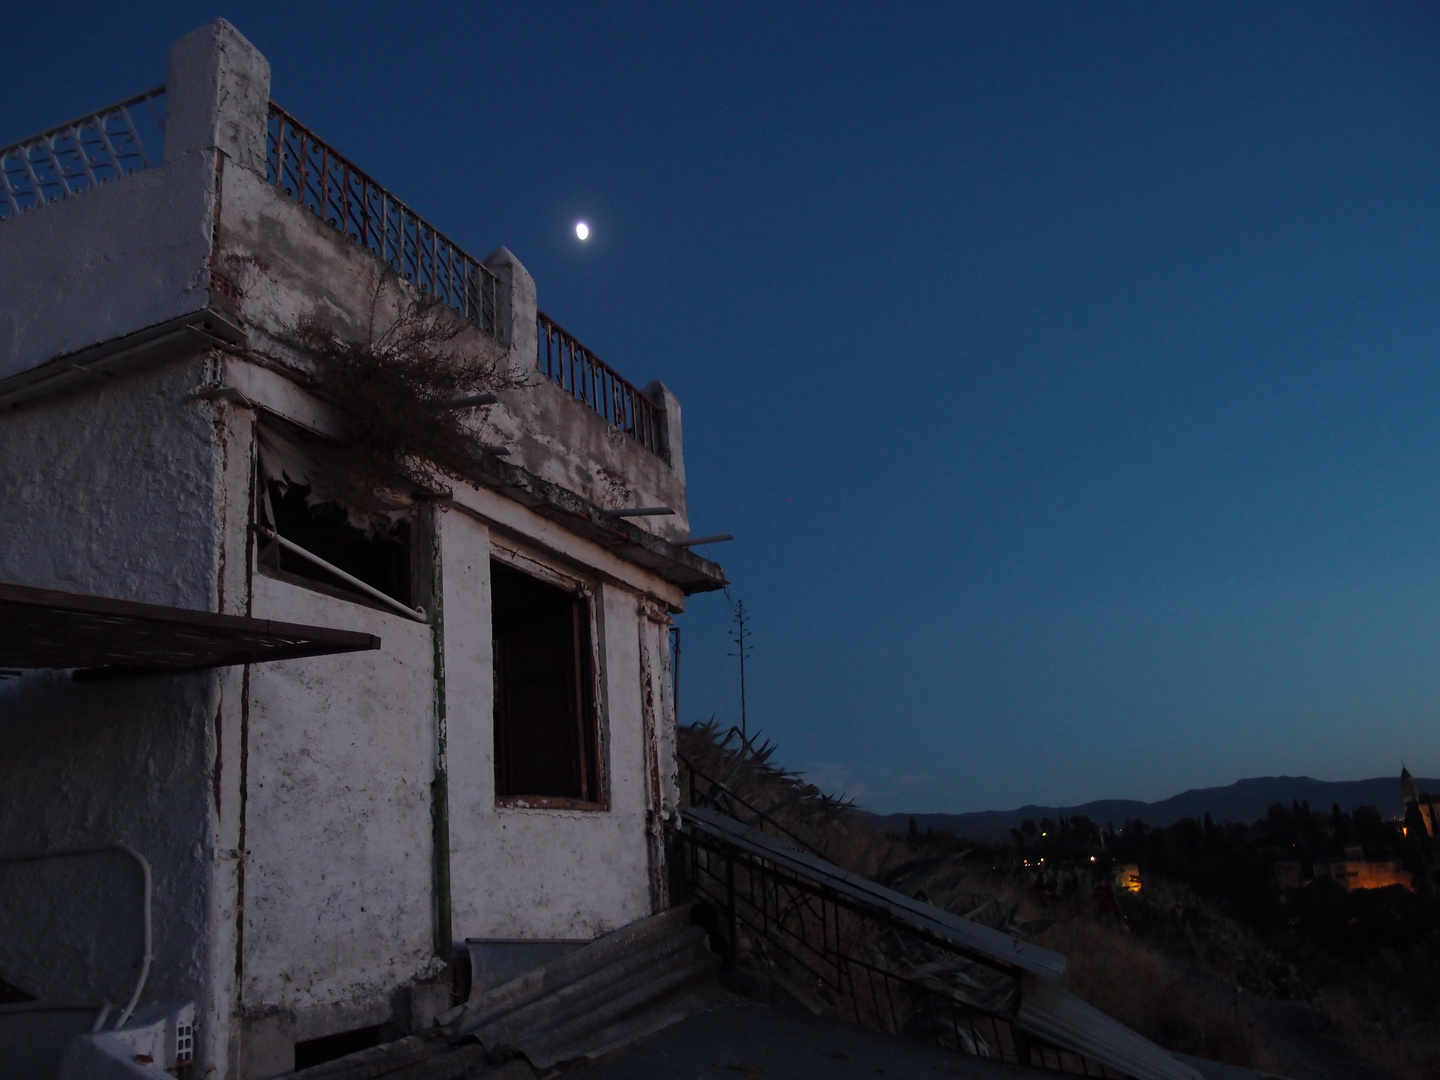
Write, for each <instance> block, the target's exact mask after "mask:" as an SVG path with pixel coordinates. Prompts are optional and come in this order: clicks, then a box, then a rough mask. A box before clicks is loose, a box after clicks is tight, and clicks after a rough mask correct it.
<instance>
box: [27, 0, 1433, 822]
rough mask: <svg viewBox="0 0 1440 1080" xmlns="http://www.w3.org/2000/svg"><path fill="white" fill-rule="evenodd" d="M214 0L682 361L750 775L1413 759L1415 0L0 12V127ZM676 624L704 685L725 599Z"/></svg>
mask: <svg viewBox="0 0 1440 1080" xmlns="http://www.w3.org/2000/svg"><path fill="white" fill-rule="evenodd" d="M215 15H224V16H225V17H227V18H229V19H230V20H231V21H232V22H233V23H235V24H236V26H238V27H239V28H240V30H241V31H242V32H243V33H244V34H245V35H246V36H247V37H249V38H250V39H251V40H252V41H253V42H254V43H255V44H256V45H257V46H258V47H259V48H260V49H261V50H262V51H263V52H264V53H265V54H266V55H267V56H268V57H269V59H270V61H271V63H272V65H273V66H274V70H275V75H274V96H275V98H276V100H277V101H279V102H280V103H281V104H283V105H284V106H285V107H286V108H287V109H289V110H290V111H291V112H293V113H294V114H295V115H296V116H297V117H299V119H300V120H301V121H302V122H304V123H306V124H308V125H310V126H311V127H312V128H313V129H314V130H315V131H316V132H317V133H318V134H319V135H320V136H321V137H322V138H324V139H326V140H327V141H329V142H330V143H331V144H332V145H333V146H335V147H336V148H337V149H338V150H340V152H342V153H344V154H346V155H347V156H349V157H350V158H351V159H352V160H354V161H355V162H356V163H357V164H359V165H360V167H361V168H364V169H366V170H368V171H369V172H371V173H372V174H373V175H374V176H375V177H376V178H377V179H378V180H379V181H380V182H381V183H383V184H385V185H386V186H388V187H389V188H390V189H391V190H392V191H393V192H394V193H395V194H396V195H398V196H399V197H400V198H401V199H403V200H405V201H406V202H408V203H410V204H411V205H412V206H413V207H415V208H416V209H417V210H418V211H419V212H420V213H421V214H423V215H425V216H426V217H428V218H429V219H430V220H431V221H433V222H434V223H435V224H436V225H437V226H438V227H439V228H440V229H441V230H443V231H445V232H447V233H448V234H450V235H451V236H452V237H453V238H454V239H455V240H457V241H458V242H459V243H460V244H461V246H463V247H465V248H466V249H468V250H469V251H471V252H472V253H474V254H476V255H479V256H482V257H483V256H484V255H485V254H486V253H488V252H489V251H490V250H491V249H492V248H493V247H495V246H496V245H498V244H502V243H503V244H505V245H507V246H508V247H510V248H511V249H512V250H513V251H514V252H515V253H516V254H517V255H518V256H519V257H520V259H521V260H522V261H523V262H525V264H526V265H527V266H528V267H529V268H530V270H531V272H532V273H533V274H534V275H535V278H536V280H537V282H538V286H539V293H540V303H541V306H542V307H543V308H545V310H546V311H548V312H549V313H550V314H551V315H552V316H554V317H555V318H556V319H557V320H558V321H560V322H561V323H562V324H563V325H564V326H566V328H567V329H570V330H572V331H573V332H574V333H576V334H577V336H579V337H580V338H581V340H583V341H584V342H585V343H586V344H587V345H589V346H590V347H591V348H593V349H594V350H595V351H596V352H598V353H599V354H600V355H601V356H602V357H604V358H605V359H606V360H607V361H609V362H610V363H611V364H612V365H613V366H614V367H616V368H617V369H619V370H620V371H621V372H622V373H623V374H625V375H626V376H627V377H629V378H630V379H631V381H633V382H636V383H638V384H641V385H643V384H644V383H645V382H646V381H648V380H649V379H651V378H653V377H656V376H659V377H661V378H663V379H664V380H665V381H666V382H667V383H668V384H669V385H670V386H671V388H672V389H674V390H675V392H676V393H677V394H678V395H679V397H680V400H681V402H682V403H683V406H684V428H685V450H686V466H687V470H688V474H689V483H690V499H691V511H692V524H693V527H694V531H695V532H696V533H708V532H718V531H729V532H734V533H735V534H736V535H737V536H738V537H739V540H737V542H735V543H733V544H727V545H724V546H721V547H716V548H711V549H709V551H710V553H711V554H712V555H714V556H715V557H717V558H719V559H721V561H722V562H723V563H724V565H725V567H726V569H727V571H728V572H729V575H730V577H731V579H732V580H733V581H734V583H735V584H734V586H733V588H732V596H733V597H735V598H739V599H743V600H744V601H745V603H746V606H747V607H748V608H749V609H750V612H751V616H752V629H753V631H754V639H753V643H754V646H755V653H754V656H753V660H752V662H751V666H750V668H749V676H750V678H749V690H750V694H749V702H750V717H751V722H752V726H758V727H760V728H762V729H763V730H764V731H765V732H766V733H767V734H768V735H770V736H772V737H773V738H775V739H776V740H777V741H778V742H779V743H780V747H781V750H780V758H781V760H783V761H784V762H785V763H787V764H789V765H791V766H792V767H796V768H801V769H805V770H808V771H809V772H810V774H811V776H812V778H814V779H816V780H817V781H819V782H821V783H822V784H824V785H826V786H829V787H833V788H836V789H843V790H846V791H848V792H849V793H851V794H853V795H855V796H858V797H859V799H860V800H861V801H862V802H863V803H864V804H865V805H867V806H869V807H871V808H873V809H876V810H882V811H890V810H912V811H927V810H949V811H961V810H978V809H986V808H1003V807H1008V806H1013V805H1017V804H1020V803H1024V802H1030V801H1034V802H1040V803H1046V804H1064V803H1073V802H1079V801H1083V800H1086V799H1091V798H1101V797H1117V798H1118V797H1127V798H1143V799H1155V798H1163V797H1165V796H1168V795H1171V794H1174V793H1176V792H1178V791H1181V790H1183V789H1185V788H1189V787H1197V786H1205V785H1211V784H1225V783H1230V782H1231V781H1233V780H1236V779H1238V778H1240V777H1243V776H1256V775H1263V774H1274V773H1291V774H1295V773H1306V774H1309V775H1311V776H1316V777H1320V778H1324V779H1337V780H1338V779H1352V778H1358V777H1363V776H1374V775H1388V774H1393V773H1397V772H1398V770H1399V767H1400V761H1401V759H1402V758H1403V759H1404V760H1405V761H1406V763H1407V764H1408V765H1409V767H1410V769H1411V770H1412V771H1413V772H1415V773H1416V774H1417V775H1430V776H1434V775H1440V6H1437V5H1435V4H1433V3H1396V4H1384V3H1365V4H1348V5H1329V4H1322V3H1315V2H1305V3H1297V4H1289V5H1287V4H1282V3H1268V4H1263V5H1262V4H1244V5H1240V4H1233V5H1227V4H1205V5H1201V4H1198V3H1183V4H1182V3H1155V4H1140V3H1126V4H1120V3H1114V4H1104V3H1089V4H1074V3H1059V4H1021V3H1013V4H998V3H995V4H990V3H987V4H964V3H936V4H929V5H922V4H918V3H914V4H898V5H897V4H879V3H875V4H869V5H858V4H856V5H848V4H840V3H827V4H819V3H812V4H804V5H802V4H789V5H785V4H773V3H769V4H758V3H757V4H742V3H733V2H732V3H723V4H722V3H705V2H699V3H685V4H674V3H656V4H650V5H644V6H642V5H640V4H620V3H616V4H610V5H600V4H598V3H597V4H590V3H586V4H578V3H577V4H550V3H530V4H505V5H497V4H478V3H456V4H453V5H446V4H426V3H410V4H405V5H394V6H393V7H390V8H389V9H386V8H383V7H382V6H380V5H370V6H366V5H357V4H353V3H351V4H335V3H306V4H296V3H283V4H281V3H274V4H263V3H247V2H235V3H231V4H230V5H228V7H217V6H215V5H213V4H209V3H207V4H196V3H189V2H161V0H155V2H148V3H145V4H143V5H142V4H128V5H127V4H118V3H110V4H99V3H93V4H86V5H48V6H47V5H17V6H16V7H15V8H13V9H12V10H11V11H10V13H9V14H8V15H7V16H6V33H5V35H4V36H3V38H0V101H3V102H4V107H3V109H0V144H5V143H9V142H11V141H14V140H15V139H19V138H21V137H23V136H25V135H28V134H30V133H32V132H34V131H37V130H40V129H42V128H44V127H47V126H50V125H52V124H55V123H58V122H60V121H63V120H66V119H69V118H70V117H71V116H74V115H76V114H79V113H82V112H86V111H89V110H91V109H94V108H96V107H98V106H100V105H103V104H106V103H108V102H110V101H112V100H115V99H117V98H120V97H122V96H125V95H128V94H130V93H133V92H136V91H139V90H142V89H145V88H148V87H150V86H152V85H155V84H157V83H160V82H162V81H163V80H164V61H165V53H166V49H167V48H168V46H169V43H170V42H171V41H172V40H174V39H175V38H177V37H179V36H181V35H182V34H183V33H185V32H186V31H188V30H190V29H192V28H193V27H195V26H197V25H199V24H201V23H203V22H205V21H207V20H208V19H210V18H212V17H214V16H215ZM582 217H583V218H584V219H585V220H587V221H588V222H589V223H590V225H591V227H592V229H593V230H594V232H593V235H592V237H591V239H590V240H589V242H588V243H587V244H585V245H583V246H582V245H580V244H579V243H578V242H577V241H576V239H575V237H574V233H573V226H574V222H575V221H576V220H577V219H578V218H582ZM3 287H4V286H3V282H0V288H3ZM682 625H683V626H684V635H685V636H684V660H683V664H684V667H683V674H682V680H683V681H682V708H683V710H684V713H685V718H686V719H691V720H693V719H702V718H704V717H707V716H709V715H711V714H712V713H713V714H714V715H716V716H717V717H718V718H720V719H721V720H723V721H726V722H731V721H736V720H738V717H739V700H738V687H737V679H736V672H735V661H734V660H733V659H732V658H731V657H730V656H728V655H727V654H728V652H729V651H730V649H731V646H730V644H729V642H728V640H727V638H726V632H727V630H728V628H729V623H728V609H727V601H726V598H725V597H723V596H719V595H715V596H705V597H696V598H694V599H693V600H692V602H691V607H690V611H689V613H688V614H687V615H685V616H684V618H683V619H682Z"/></svg>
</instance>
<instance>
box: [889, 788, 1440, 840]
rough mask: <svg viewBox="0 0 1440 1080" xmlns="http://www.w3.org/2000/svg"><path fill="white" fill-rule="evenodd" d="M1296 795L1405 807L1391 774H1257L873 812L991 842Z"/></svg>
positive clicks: (1175, 817) (1240, 809) (1223, 811)
mask: <svg viewBox="0 0 1440 1080" xmlns="http://www.w3.org/2000/svg"><path fill="white" fill-rule="evenodd" d="M1415 782H1416V783H1417V784H1418V785H1419V786H1420V790H1421V791H1431V792H1437V793H1440V780H1424V779H1421V778H1420V777H1418V776H1417V777H1416V778H1415ZM1297 799H1299V800H1302V801H1305V802H1308V803H1309V804H1310V808H1311V809H1312V810H1319V811H1321V812H1322V813H1327V814H1328V813H1329V812H1330V808H1331V807H1332V806H1334V805H1335V804H1336V803H1338V804H1339V805H1340V808H1341V809H1342V810H1345V811H1350V810H1353V809H1355V807H1357V806H1373V807H1375V808H1377V809H1378V810H1379V811H1380V813H1381V815H1382V816H1384V817H1398V816H1400V815H1401V814H1403V813H1404V812H1405V801H1404V798H1403V797H1402V796H1401V794H1400V780H1399V778H1398V777H1394V776H1381V777H1376V778H1375V779H1373V780H1312V779H1311V778H1310V777H1308V776H1257V777H1253V778H1252V779H1249V780H1237V781H1236V782H1235V783H1233V784H1230V785H1229V786H1228V787H1213V788H1196V789H1194V790H1192V791H1186V792H1184V793H1183V794H1180V795H1173V796H1171V797H1170V798H1168V799H1163V800H1161V801H1160V802H1153V803H1146V802H1139V801H1138V800H1135V799H1099V800H1097V801H1095V802H1088V803H1082V804H1081V805H1079V806H1022V807H1020V808H1019V809H1016V810H984V811H981V812H979V813H973V814H884V815H876V818H877V820H878V821H879V822H880V824H881V826H882V827H883V828H884V829H886V830H887V831H890V832H903V831H904V830H905V829H907V828H909V825H910V819H911V818H914V819H915V824H916V826H917V827H918V828H919V829H920V830H921V831H922V832H923V831H924V830H926V829H935V830H936V831H945V832H952V833H954V834H955V835H956V836H966V837H969V838H970V839H972V840H980V841H986V842H991V843H993V842H995V841H998V840H1009V839H1010V830H1011V829H1014V828H1018V827H1019V826H1020V823H1021V822H1023V821H1024V820H1025V819H1026V818H1029V819H1030V820H1032V821H1034V822H1036V823H1037V824H1038V823H1039V821H1040V819H1041V818H1046V817H1048V818H1049V819H1050V820H1052V821H1057V820H1059V818H1060V817H1061V816H1062V815H1063V816H1065V817H1072V816H1073V815H1075V814H1084V815H1085V816H1086V817H1088V818H1089V819H1090V820H1091V821H1095V822H1099V823H1100V825H1101V826H1105V825H1108V824H1110V823H1112V822H1113V823H1114V825H1115V827H1116V828H1117V829H1118V828H1120V827H1121V826H1123V825H1124V824H1125V822H1127V821H1143V822H1145V824H1147V825H1157V826H1158V825H1173V824H1174V823H1175V822H1177V821H1179V820H1180V819H1181V818H1187V817H1188V818H1197V819H1198V818H1203V817H1204V816H1205V815H1206V814H1207V813H1208V814H1209V815H1210V816H1211V817H1212V818H1214V819H1215V820H1216V821H1243V822H1252V821H1258V820H1259V819H1260V818H1263V817H1264V816H1265V814H1266V812H1267V811H1268V810H1269V809H1270V807H1271V806H1272V805H1274V804H1275V803H1277V802H1278V803H1284V804H1285V805H1286V806H1289V805H1290V803H1291V802H1292V801H1294V800H1297Z"/></svg>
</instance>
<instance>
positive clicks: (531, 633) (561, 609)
mask: <svg viewBox="0 0 1440 1080" xmlns="http://www.w3.org/2000/svg"><path fill="white" fill-rule="evenodd" d="M490 581H491V612H492V615H491V618H492V621H493V630H494V636H493V642H494V653H495V656H494V661H495V794H496V796H497V798H501V799H522V800H523V799H539V800H545V799H554V800H566V801H569V802H576V803H586V804H597V803H600V802H602V801H603V794H602V789H601V780H600V752H599V741H600V740H599V730H598V728H599V725H598V723H597V716H596V709H595V691H594V682H595V679H594V666H593V664H592V662H591V653H590V605H589V602H588V601H587V600H586V598H585V597H584V596H583V595H581V594H579V593H574V592H567V591H566V590H564V589H560V588H557V587H556V586H554V585H549V584H547V583H546V582H543V581H540V580H539V579H538V578H533V577H530V576H529V575H528V574H522V573H520V572H519V571H518V570H513V569H511V568H510V567H508V566H506V565H504V564H503V563H498V562H492V563H491V564H490Z"/></svg>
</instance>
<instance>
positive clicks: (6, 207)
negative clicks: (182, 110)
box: [0, 86, 165, 221]
mask: <svg viewBox="0 0 1440 1080" xmlns="http://www.w3.org/2000/svg"><path fill="white" fill-rule="evenodd" d="M164 154H165V87H163V86H157V87H156V88H155V89H154V90H147V91H146V92H145V93H143V94H137V95H136V96H135V97H132V98H127V99H126V100H125V101H122V102H119V103H118V104H115V105H110V106H107V107H106V108H103V109H100V110H99V111H98V112H93V113H90V114H88V115H86V116H82V117H79V118H78V119H75V120H71V121H70V122H69V123H68V124H61V125H60V126H59V127H55V128H51V129H50V130H49V131H46V132H42V133H41V134H39V135H32V136H31V137H30V138H28V139H24V140H22V141H21V142H18V143H15V144H14V145H12V146H7V147H5V148H3V149H0V221H5V220H6V219H8V218H12V217H16V216H17V215H19V214H23V213H24V212H25V211H26V210H33V209H35V208H36V207H38V206H45V205H46V204H47V203H53V202H59V201H60V200H61V199H68V198H70V197H71V196H74V195H79V194H80V193H81V192H83V191H89V190H90V189H91V188H93V187H98V186H99V185H101V184H105V183H109V182H110V181H111V180H117V179H119V178H120V177H122V176H129V175H130V174H131V173H136V172H142V171H143V170H145V169H153V168H155V167H156V166H157V165H159V164H160V163H161V162H162V161H164Z"/></svg>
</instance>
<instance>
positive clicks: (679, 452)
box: [645, 379, 685, 509]
mask: <svg viewBox="0 0 1440 1080" xmlns="http://www.w3.org/2000/svg"><path fill="white" fill-rule="evenodd" d="M645 396H646V397H648V398H649V399H650V400H651V401H653V402H655V404H656V405H659V406H660V414H661V416H662V417H663V419H662V421H661V427H662V429H663V431H662V435H663V436H664V438H665V448H666V449H667V450H668V451H669V453H670V471H671V472H673V473H674V474H675V479H676V480H678V481H679V482H680V487H681V489H682V490H683V489H684V487H685V436H684V433H683V431H682V430H681V427H680V399H679V398H677V397H676V396H675V395H674V394H673V393H671V391H670V388H669V387H668V386H666V385H665V384H664V383H663V382H661V381H660V380H659V379H652V380H651V381H650V384H649V385H648V386H646V387H645ZM677 509H678V507H677Z"/></svg>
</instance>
